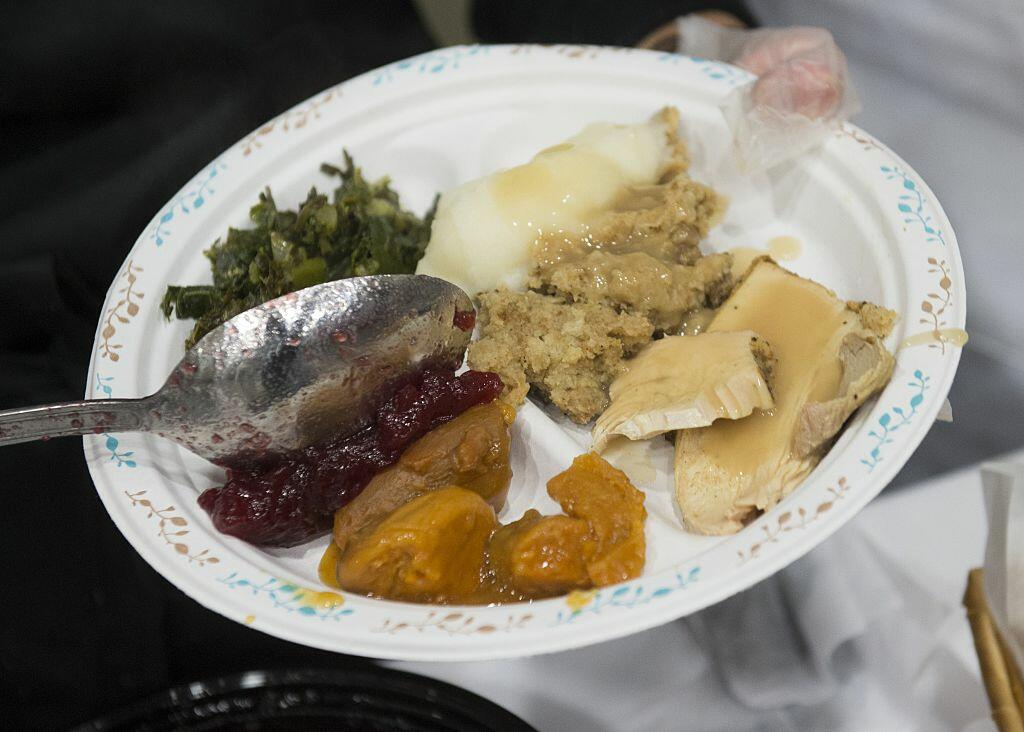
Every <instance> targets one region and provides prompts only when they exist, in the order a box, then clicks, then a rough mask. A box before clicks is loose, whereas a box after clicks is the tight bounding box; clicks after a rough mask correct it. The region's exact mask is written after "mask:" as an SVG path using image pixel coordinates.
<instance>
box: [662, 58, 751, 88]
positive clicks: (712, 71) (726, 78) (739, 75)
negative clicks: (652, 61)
mask: <svg viewBox="0 0 1024 732" xmlns="http://www.w3.org/2000/svg"><path fill="white" fill-rule="evenodd" d="M658 60H659V61H662V62H664V63H670V64H679V63H692V64H695V65H696V66H697V68H698V69H700V72H701V73H702V74H704V76H706V77H708V78H709V79H714V80H715V81H721V82H724V83H725V84H728V85H729V86H738V85H739V84H742V83H744V82H747V81H753V79H754V76H753V74H751V73H750V72H748V71H744V70H743V69H741V68H738V67H736V66H733V65H731V64H727V63H723V62H721V61H714V60H712V59H708V58H700V57H699V56H682V55H680V54H678V53H662V54H660V55H659V56H658Z"/></svg>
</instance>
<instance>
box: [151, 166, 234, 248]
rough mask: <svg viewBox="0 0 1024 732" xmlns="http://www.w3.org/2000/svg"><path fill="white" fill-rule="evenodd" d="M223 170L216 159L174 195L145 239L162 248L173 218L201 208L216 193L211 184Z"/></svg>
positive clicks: (169, 232)
mask: <svg viewBox="0 0 1024 732" xmlns="http://www.w3.org/2000/svg"><path fill="white" fill-rule="evenodd" d="M225 168H227V165H225V164H224V163H223V162H222V161H221V160H219V159H218V160H215V161H214V162H213V164H211V165H210V167H209V168H207V169H206V170H204V171H203V172H202V173H200V174H199V175H198V176H196V177H195V178H194V179H193V180H192V181H191V182H190V183H189V184H188V185H187V186H186V187H185V189H184V190H183V191H182V192H181V193H178V194H177V195H175V197H174V198H172V199H171V200H170V201H169V202H168V204H167V205H166V206H165V207H164V210H163V211H161V212H160V215H159V216H158V217H157V219H156V221H154V222H153V223H152V224H150V226H149V231H148V232H147V233H146V237H147V238H148V239H149V240H150V241H152V242H155V243H156V245H157V246H158V247H159V246H163V244H164V242H165V241H167V237H168V236H169V235H170V234H171V222H173V221H174V218H175V217H176V216H187V215H188V214H190V213H192V211H194V210H195V209H198V208H202V207H203V204H205V203H206V199H207V198H209V197H210V196H212V195H213V194H214V193H216V192H217V191H216V189H215V188H214V187H213V182H214V179H215V178H216V177H217V176H218V175H219V174H220V172H221V171H222V170H224V169H225Z"/></svg>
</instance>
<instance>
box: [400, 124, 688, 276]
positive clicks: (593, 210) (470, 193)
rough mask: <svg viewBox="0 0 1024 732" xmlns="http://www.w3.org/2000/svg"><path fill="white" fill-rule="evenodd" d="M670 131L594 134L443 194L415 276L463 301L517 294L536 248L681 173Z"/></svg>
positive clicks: (636, 128) (633, 128)
mask: <svg viewBox="0 0 1024 732" xmlns="http://www.w3.org/2000/svg"><path fill="white" fill-rule="evenodd" d="M678 125H679V114H678V112H677V111H676V110H675V109H665V110H663V111H661V112H659V113H658V114H656V115H655V116H654V117H652V118H651V119H650V120H649V121H648V122H644V123H641V124H633V125H615V124H608V123H600V124H593V125H590V126H589V127H587V128H585V129H584V130H583V131H582V132H580V133H579V134H578V135H575V136H574V137H571V138H569V139H568V140H566V141H565V142H563V143H562V144H560V145H555V146H554V147H550V148H548V149H546V150H542V151H541V152H540V153H538V154H537V155H536V156H535V157H534V158H533V160H531V161H530V162H529V163H526V164H525V165H520V166H517V167H515V168H509V169H508V170H503V171H500V172H498V173H494V174H492V175H488V176H485V177H483V178H479V179H477V180H474V181H470V182H469V183H466V184H464V185H462V186H459V187H458V188H455V189H453V190H451V191H448V192H446V193H444V194H442V196H441V200H440V202H439V203H438V208H437V215H436V217H435V219H434V224H433V228H432V229H431V234H430V243H429V244H428V245H427V250H426V254H425V255H424V257H423V259H422V260H420V263H419V266H418V267H417V269H416V273H417V274H426V275H433V276H435V277H440V278H442V279H445V280H448V281H449V282H454V283H455V284H457V285H458V286H459V287H461V288H462V289H463V290H465V291H466V292H467V293H469V294H470V295H475V294H476V293H478V292H483V291H485V290H493V289H495V288H497V287H499V286H505V287H508V288H510V289H513V290H521V289H523V288H524V287H525V286H526V282H527V278H528V276H529V273H530V269H531V264H532V259H531V257H532V250H533V248H534V244H535V243H536V242H537V241H538V239H539V238H541V237H543V236H544V235H551V234H566V235H568V236H573V237H580V236H584V235H585V233H586V228H587V225H588V223H590V222H592V221H594V220H595V218H596V217H597V216H598V215H599V214H600V213H601V212H602V211H603V210H605V209H607V208H608V207H609V206H611V205H612V204H613V203H614V202H615V201H616V200H617V199H618V198H619V197H620V195H621V193H622V191H623V189H625V188H626V187H629V186H639V185H646V184H652V183H656V182H658V181H659V180H660V179H661V178H662V177H663V176H665V175H667V174H669V173H671V172H674V171H676V170H679V169H682V168H685V167H686V165H687V161H686V158H685V152H684V148H683V146H682V145H681V144H680V143H679V142H678V137H677V127H678Z"/></svg>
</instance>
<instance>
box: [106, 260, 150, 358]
mask: <svg viewBox="0 0 1024 732" xmlns="http://www.w3.org/2000/svg"><path fill="white" fill-rule="evenodd" d="M141 271H142V267H139V266H138V265H136V264H135V263H134V262H133V261H132V260H131V259H129V260H128V264H127V266H126V267H125V268H124V271H123V272H121V276H120V277H119V278H118V279H119V280H124V281H125V286H124V287H122V288H120V289H119V290H118V291H117V294H118V295H119V298H118V300H117V302H115V303H114V304H113V305H111V306H110V307H109V308H108V309H107V313H106V316H105V317H104V320H103V330H101V331H100V347H99V349H98V350H99V351H100V355H101V357H103V358H109V359H110V360H111V361H118V360H120V358H121V356H120V355H119V354H118V353H117V351H119V350H120V349H121V348H122V346H123V345H124V344H122V343H114V342H113V339H114V336H115V335H117V329H118V328H119V327H120V326H122V325H127V324H128V321H130V320H131V319H132V318H134V317H135V316H136V315H138V314H139V300H141V299H142V298H143V297H145V293H143V292H139V291H138V290H136V289H135V285H136V282H137V281H138V274H139V272H141Z"/></svg>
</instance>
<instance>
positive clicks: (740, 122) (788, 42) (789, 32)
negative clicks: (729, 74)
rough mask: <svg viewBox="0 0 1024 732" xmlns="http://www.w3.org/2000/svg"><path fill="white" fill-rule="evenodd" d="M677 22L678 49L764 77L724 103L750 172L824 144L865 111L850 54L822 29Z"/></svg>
mask: <svg viewBox="0 0 1024 732" xmlns="http://www.w3.org/2000/svg"><path fill="white" fill-rule="evenodd" d="M677 23H678V41H677V43H678V47H677V50H678V51H679V53H684V54H687V55H690V56H699V57H702V58H710V59H717V60H720V61H727V62H729V63H732V64H734V65H736V66H739V67H740V68H743V69H746V70H747V71H749V72H751V73H752V74H755V75H756V76H757V77H758V78H757V79H756V80H754V81H751V82H748V83H746V84H742V85H740V86H738V87H736V88H735V89H733V91H732V92H731V93H730V94H729V96H728V97H727V98H726V99H725V100H724V101H723V102H722V105H721V109H722V113H723V115H725V119H726V121H727V122H728V124H729V127H730V128H731V129H732V132H733V139H734V141H735V142H734V145H735V153H736V157H737V162H738V164H739V166H740V168H741V169H742V170H744V171H746V172H756V171H761V170H766V169H767V168H770V167H772V166H774V165H777V164H778V163H781V162H783V161H785V160H789V159H790V158H793V157H796V156H797V155H800V154H801V153H804V152H807V151H808V150H810V149H812V148H815V147H817V146H818V145H820V144H821V143H822V142H823V141H824V140H825V138H826V137H828V135H829V134H830V133H831V132H832V131H833V130H834V129H836V127H838V126H839V125H840V124H842V123H843V122H844V121H845V120H847V119H849V118H850V117H851V116H852V115H854V114H856V113H857V112H858V111H860V103H859V100H858V98H857V92H856V90H855V89H854V88H853V85H852V84H851V82H850V78H849V74H848V73H847V68H846V58H845V57H844V56H843V53H842V51H840V50H839V47H838V46H837V45H836V43H835V41H834V40H833V39H832V34H831V33H829V32H828V31H827V30H825V29H823V28H810V27H791V28H762V29H757V30H741V29H736V28H726V27H724V26H722V25H719V24H718V23H714V22H711V21H709V20H707V19H705V18H702V17H700V16H696V15H687V16H684V17H682V18H679V19H678V21H677Z"/></svg>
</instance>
